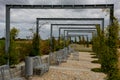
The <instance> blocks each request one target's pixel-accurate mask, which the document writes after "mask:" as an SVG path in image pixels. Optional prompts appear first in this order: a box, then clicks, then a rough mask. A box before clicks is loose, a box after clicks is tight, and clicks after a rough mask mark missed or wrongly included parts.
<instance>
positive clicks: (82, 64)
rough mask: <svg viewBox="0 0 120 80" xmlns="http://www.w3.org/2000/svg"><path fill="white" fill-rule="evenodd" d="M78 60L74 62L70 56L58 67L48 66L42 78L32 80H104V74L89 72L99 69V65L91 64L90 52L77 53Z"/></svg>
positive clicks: (37, 77) (36, 77)
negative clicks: (48, 68)
mask: <svg viewBox="0 0 120 80" xmlns="http://www.w3.org/2000/svg"><path fill="white" fill-rule="evenodd" d="M78 54H79V55H78V56H76V57H78V59H79V60H75V59H74V58H73V55H72V54H71V55H70V57H69V59H68V60H67V62H64V63H61V64H60V65H59V66H50V70H49V72H47V73H45V74H44V75H42V76H34V77H33V78H32V80H104V78H105V76H106V75H105V74H103V73H96V72H93V71H91V69H92V68H99V67H100V64H94V63H91V61H93V60H95V58H91V57H92V56H93V55H90V54H91V53H90V52H79V53H78Z"/></svg>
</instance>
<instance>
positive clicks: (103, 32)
mask: <svg viewBox="0 0 120 80" xmlns="http://www.w3.org/2000/svg"><path fill="white" fill-rule="evenodd" d="M102 31H103V33H104V19H103V20H102Z"/></svg>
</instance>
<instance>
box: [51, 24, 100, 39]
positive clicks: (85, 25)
mask: <svg viewBox="0 0 120 80" xmlns="http://www.w3.org/2000/svg"><path fill="white" fill-rule="evenodd" d="M51 25H52V24H51ZM66 25H67V26H69V25H70V26H73V25H74V24H72V25H71V24H62V26H66ZM76 25H77V26H96V25H99V26H100V24H76ZM51 27H52V26H51ZM61 29H96V28H93V27H91V28H90V27H60V28H59V38H60V34H61ZM51 31H52V28H51ZM51 37H52V33H51Z"/></svg>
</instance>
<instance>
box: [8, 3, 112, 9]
mask: <svg viewBox="0 0 120 80" xmlns="http://www.w3.org/2000/svg"><path fill="white" fill-rule="evenodd" d="M113 6H114V4H84V5H12V4H7V5H6V7H9V8H14V9H101V8H111V7H113Z"/></svg>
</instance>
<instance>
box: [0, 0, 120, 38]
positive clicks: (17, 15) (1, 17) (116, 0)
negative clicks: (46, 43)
mask: <svg viewBox="0 0 120 80" xmlns="http://www.w3.org/2000/svg"><path fill="white" fill-rule="evenodd" d="M6 4H27V5H29V4H31V5H33V4H34V5H35V4H37V5H38V4H43V5H44V4H114V6H115V7H114V9H115V10H114V15H115V17H116V18H118V20H119V22H120V0H0V37H3V36H4V35H5V5H6ZM54 17H56V18H66V17H67V18H68V17H69V18H104V19H105V26H107V25H108V24H109V14H108V13H107V12H103V11H102V9H98V10H97V9H85V10H84V9H75V10H73V9H68V10H66V9H59V10H58V9H42V10H40V9H28V10H27V9H12V10H11V27H16V28H18V29H19V30H20V33H19V36H18V37H21V38H26V36H31V33H30V31H29V30H28V29H29V28H35V26H36V24H35V23H36V18H54ZM83 22H84V23H88V22H85V21H83ZM83 22H79V23H83ZM43 23H45V22H43ZM50 23H53V22H49V24H46V25H43V26H42V28H41V30H40V31H41V32H40V34H41V37H42V38H47V37H48V36H49V33H50ZM61 23H65V21H63V22H61ZM71 23H72V22H71ZM89 23H91V22H90V21H89ZM92 23H94V22H92ZM95 23H99V22H95ZM53 35H54V36H58V30H57V28H56V29H54V33H53Z"/></svg>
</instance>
